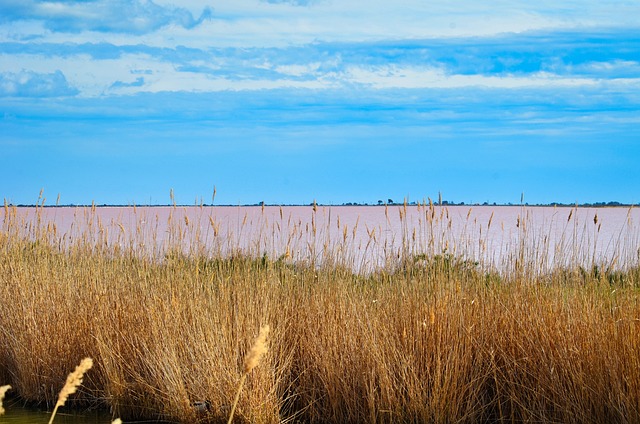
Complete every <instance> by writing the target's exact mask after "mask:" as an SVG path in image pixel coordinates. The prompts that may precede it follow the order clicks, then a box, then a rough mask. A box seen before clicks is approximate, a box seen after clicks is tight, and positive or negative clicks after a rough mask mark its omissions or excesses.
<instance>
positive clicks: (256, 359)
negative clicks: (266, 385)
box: [227, 325, 269, 424]
mask: <svg viewBox="0 0 640 424" xmlns="http://www.w3.org/2000/svg"><path fill="white" fill-rule="evenodd" d="M268 334H269V326H268V325H265V326H264V327H262V328H260V333H259V334H258V337H257V338H256V341H255V342H253V346H251V350H250V351H249V353H248V354H247V356H245V358H244V369H243V370H242V377H241V378H240V384H238V391H237V392H236V398H235V399H234V401H233V406H232V407H231V413H230V414H229V421H227V424H231V423H232V422H233V414H234V413H235V411H236V406H238V400H239V399H240V393H241V392H242V386H243V385H244V381H245V380H246V378H247V375H248V374H249V373H250V372H251V370H252V369H254V368H255V367H256V366H258V364H259V363H260V358H262V355H264V354H265V353H266V352H267V335H268Z"/></svg>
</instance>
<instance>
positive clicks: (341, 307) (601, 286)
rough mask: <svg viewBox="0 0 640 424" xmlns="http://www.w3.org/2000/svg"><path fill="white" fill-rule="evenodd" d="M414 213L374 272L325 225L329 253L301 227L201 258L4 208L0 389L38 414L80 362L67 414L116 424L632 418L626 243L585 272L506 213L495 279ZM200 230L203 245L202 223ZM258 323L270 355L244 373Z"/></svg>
mask: <svg viewBox="0 0 640 424" xmlns="http://www.w3.org/2000/svg"><path fill="white" fill-rule="evenodd" d="M38 209H40V211H39V210H38ZM174 209H175V210H177V209H179V208H174ZM308 209H309V210H308V213H309V214H310V215H312V216H313V214H316V213H318V212H317V211H316V210H315V207H314V209H313V210H311V209H312V208H311V207H310V208H308ZM397 209H398V210H399V212H394V213H399V216H400V218H401V219H402V214H403V212H402V209H403V207H402V206H400V207H398V208H397ZM394 210H395V209H394ZM418 212H419V213H420V214H422V216H423V217H424V221H422V222H424V226H425V228H422V229H419V231H418V236H416V233H415V232H414V231H413V230H412V229H410V228H409V229H407V230H406V231H402V232H401V233H400V234H399V235H398V238H397V239H396V241H397V243H396V246H397V249H396V250H393V255H385V262H384V264H383V266H379V267H376V268H375V269H368V270H367V271H366V272H363V271H362V270H361V269H360V270H358V268H359V267H358V266H353V265H354V263H353V261H354V260H356V259H354V258H356V256H354V255H353V249H354V246H355V244H354V242H353V240H354V238H355V236H356V231H355V230H354V229H353V226H351V227H350V228H347V227H346V225H344V224H343V226H342V227H341V226H340V223H338V225H337V227H334V228H335V229H334V230H332V231H334V233H337V234H339V237H338V240H343V243H342V244H340V243H337V244H336V243H333V242H331V243H325V242H324V239H320V240H314V237H316V235H317V234H320V233H321V232H320V230H318V229H317V228H316V226H318V222H317V221H315V220H314V221H313V225H312V226H309V225H307V226H306V228H305V226H304V225H300V226H299V227H296V228H297V230H296V231H299V232H300V233H301V234H302V233H305V232H306V235H305V237H306V238H303V237H301V236H299V234H297V233H296V234H291V233H290V232H288V233H277V232H276V231H275V230H274V231H273V233H272V234H267V235H266V236H265V235H264V234H262V235H260V237H263V239H262V240H264V239H269V238H273V239H274V240H275V239H277V241H278V242H277V243H276V242H273V243H264V242H263V241H260V242H257V243H255V244H252V246H255V248H254V249H253V250H251V249H248V250H241V249H237V245H236V244H235V241H234V240H231V239H229V240H226V241H225V240H223V241H222V242H220V241H218V242H216V243H202V238H201V235H202V232H200V233H198V234H195V233H194V232H192V231H195V230H193V229H194V228H196V227H197V228H198V229H199V230H198V231H201V228H202V227H201V226H196V225H194V222H193V221H191V222H190V221H189V219H188V218H186V219H185V218H184V217H180V218H179V219H173V221H171V222H169V223H168V224H167V226H166V228H163V230H162V234H157V233H158V229H157V227H156V228H155V229H154V228H148V227H145V224H143V223H141V222H136V223H134V225H133V226H126V224H124V225H123V224H122V223H120V227H121V230H120V231H121V235H120V236H118V237H119V238H116V240H115V242H114V239H113V234H111V235H109V234H107V233H108V231H107V229H106V225H105V224H103V223H100V222H98V221H99V220H98V219H97V218H96V208H87V209H85V210H83V211H82V212H80V213H79V214H78V217H77V218H76V221H78V222H77V223H76V224H75V225H76V227H74V228H71V229H70V230H69V231H65V232H64V233H63V232H61V231H60V230H59V229H58V228H57V227H56V225H55V223H52V222H50V221H47V220H43V219H42V208H41V207H40V208H36V209H35V212H34V213H33V214H31V215H29V218H28V219H25V218H24V216H25V215H22V214H21V213H20V212H19V211H18V210H16V208H12V207H9V206H5V209H4V215H3V217H2V218H3V219H2V221H1V225H2V231H0V298H1V299H2V304H1V306H0V385H3V384H10V385H11V387H12V391H11V393H12V394H13V395H14V396H19V399H21V400H22V401H24V402H27V403H32V404H40V405H44V406H46V407H48V408H50V409H53V408H54V406H55V405H56V402H57V400H58V394H59V391H60V388H61V387H62V386H64V382H65V379H66V378H67V374H68V373H69V371H70V370H73V369H74V367H75V366H76V365H77V364H78V362H79V361H80V359H81V358H85V357H91V358H93V367H92V368H91V369H90V370H89V371H88V372H87V373H86V375H85V376H84V380H83V383H82V385H81V386H80V387H79V388H78V391H77V393H75V394H74V395H73V396H72V397H70V398H69V399H68V401H67V406H65V407H72V408H73V407H75V408H108V409H110V411H111V413H112V414H113V416H114V417H121V418H123V421H124V422H126V421H127V420H132V419H163V420H168V421H175V422H182V423H194V422H226V421H227V419H228V417H229V415H230V412H231V410H232V408H233V407H234V401H235V400H236V399H235V398H236V394H238V399H237V407H236V409H235V411H234V412H235V416H234V422H252V423H275V422H283V421H284V422H310V423H362V422H370V423H377V422H381V423H383V422H394V423H396V422H425V423H429V422H433V423H445V422H447V423H449V422H469V423H475V422H501V421H510V422H575V423H578V422H579V423H586V422H613V423H632V422H638V421H640V302H639V299H640V266H639V265H640V260H639V258H638V255H639V254H640V253H639V252H638V250H636V249H637V248H638V246H637V245H635V246H633V245H632V246H625V247H624V249H623V250H624V252H625V255H626V256H621V255H618V256H617V257H616V256H615V255H614V257H610V258H606V259H604V260H599V259H598V258H593V257H591V253H590V252H591V250H589V249H587V256H588V258H587V259H588V260H587V261H583V260H582V259H584V257H579V258H578V256H580V255H578V256H576V255H575V252H574V250H575V249H574V248H575V246H574V245H573V244H572V243H564V244H557V245H558V246H560V247H556V245H553V246H548V245H547V244H548V243H549V237H547V236H548V234H546V233H544V231H542V230H541V229H537V230H536V231H533V230H531V229H529V230H528V232H527V229H526V226H525V223H526V214H525V213H523V214H522V220H520V217H519V219H518V222H517V225H518V227H517V230H516V231H517V235H518V237H517V238H516V239H515V241H516V242H514V243H513V244H512V246H511V247H510V249H511V250H510V252H509V254H508V255H505V256H504V261H503V262H502V263H501V264H500V266H493V265H495V264H491V263H483V262H482V261H478V260H476V259H475V258H471V257H469V256H468V255H465V254H464V252H462V251H456V250H455V249H454V246H452V242H450V241H449V240H450V238H449V237H448V235H451V234H450V233H447V231H452V230H451V228H452V227H451V225H450V224H449V223H448V222H447V219H448V218H447V214H445V212H444V208H439V207H438V206H434V205H433V204H424V205H422V206H421V209H419V211H418ZM404 213H405V217H406V206H405V212H404ZM567 213H569V210H567ZM572 213H573V212H572ZM280 214H281V219H282V213H281V212H280ZM176 216H177V213H176ZM492 216H493V215H492ZM284 219H285V220H286V217H285V218H284ZM563 219H566V218H563ZM571 219H572V217H571V216H569V219H568V220H567V222H570V221H571ZM338 222H339V220H338ZM204 224H205V226H207V225H208V226H209V231H210V235H209V236H208V237H210V238H215V237H220V236H221V231H220V229H219V228H217V227H216V226H219V224H220V223H219V222H215V220H211V221H210V222H209V221H205V223H204ZM244 225H245V223H244V222H243V223H242V226H244ZM331 225H335V222H334V223H333V224H331ZM357 225H358V224H357V222H356V226H357ZM482 225H484V226H485V227H486V226H487V222H484V223H482ZM491 225H492V224H491V221H490V220H489V222H488V226H489V227H490V226H491ZM494 225H495V224H494ZM591 225H594V226H595V227H597V222H596V223H594V224H591ZM595 227H594V228H595ZM238 228H239V229H240V230H241V225H240V224H238ZM273 228H275V227H273ZM429 228H431V230H429ZM328 230H329V229H328V228H325V233H326V232H327V231H328ZM280 231H281V232H284V230H283V229H282V228H281V229H280ZM429 231H431V237H430V236H429V234H430V233H429ZM568 231H569V232H571V231H574V228H573V227H572V226H569V230H568ZM592 231H593V232H594V233H595V231H596V230H592V228H591V227H589V232H590V233H591V232H592ZM366 232H367V237H368V239H370V240H369V241H370V242H371V243H377V242H378V240H375V241H374V239H375V238H377V237H380V236H379V234H378V235H376V232H375V231H374V232H372V231H371V229H369V228H367V229H366ZM127 234H129V235H130V237H125V235H127ZM141 234H146V235H149V234H155V235H156V236H157V237H158V238H163V242H162V244H161V248H153V249H151V250H150V249H149V246H148V245H145V244H144V240H147V238H143V237H141V236H140V235H141ZM352 234H353V237H351V235H352ZM343 235H344V237H343ZM442 235H443V236H444V237H443V236H442ZM454 235H455V237H459V234H454ZM318 241H319V243H316V242H318ZM365 241H366V240H365ZM481 241H482V240H481V239H478V240H476V241H475V242H476V244H475V245H477V246H481V244H482V243H481ZM221 246H222V247H221ZM265 246H271V250H270V251H265V250H264V249H265ZM543 248H544V249H546V251H549V250H551V251H553V250H554V249H556V250H557V249H561V250H562V251H559V255H557V256H555V257H556V258H562V260H560V259H555V260H553V259H551V262H549V261H550V260H549V256H548V255H546V254H545V255H540V254H539V252H540V249H543ZM578 259H580V260H578ZM357 260H360V259H357ZM355 265H357V264H355ZM266 325H268V326H269V328H270V332H269V336H268V339H267V341H266V344H265V348H266V347H268V351H267V352H266V354H265V355H264V356H263V357H262V359H261V362H260V365H259V366H257V367H254V368H251V372H250V373H249V372H247V363H246V362H245V358H246V357H247V354H248V353H249V352H250V350H251V346H252V343H253V341H254V340H255V339H256V336H257V335H258V332H259V330H260V328H261V327H264V326H266ZM239 387H240V388H241V390H238V388H239ZM5 406H6V405H5Z"/></svg>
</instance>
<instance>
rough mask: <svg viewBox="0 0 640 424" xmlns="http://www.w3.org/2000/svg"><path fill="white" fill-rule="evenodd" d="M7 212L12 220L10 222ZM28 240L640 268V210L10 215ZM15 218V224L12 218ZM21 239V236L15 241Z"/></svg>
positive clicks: (373, 261)
mask: <svg viewBox="0 0 640 424" xmlns="http://www.w3.org/2000/svg"><path fill="white" fill-rule="evenodd" d="M7 214H8V215H9V216H8V217H7ZM0 218H1V219H2V222H3V223H4V226H3V230H4V231H8V230H7V229H8V228H9V227H8V226H9V221H12V222H13V224H12V225H13V227H12V228H15V227H16V223H17V224H18V227H19V228H20V232H22V233H23V234H31V235H33V234H34V232H35V231H36V229H37V228H40V229H42V231H45V230H46V229H47V228H48V231H49V233H48V234H49V237H50V238H52V239H53V241H54V242H57V243H59V244H60V245H68V244H70V243H71V242H72V241H73V240H77V239H79V238H83V239H85V240H86V241H89V242H90V243H94V244H107V245H113V246H115V245H117V246H120V247H123V248H126V247H128V246H131V247H133V248H135V249H136V250H137V251H145V252H148V253H150V254H152V255H154V256H159V257H161V256H162V255H164V254H165V253H166V251H167V249H170V248H176V247H178V248H180V249H182V250H184V251H186V252H189V251H196V250H197V251H198V252H200V253H203V254H207V255H211V256H215V255H228V254H231V253H233V252H243V253H248V254H252V255H256V256H263V255H265V254H266V255H267V256H268V257H270V258H272V259H277V258H283V259H285V260H291V261H307V262H313V263H316V264H320V263H323V262H327V261H333V262H337V263H343V264H346V265H348V266H351V267H353V268H355V269H357V270H367V269H375V268H376V267H381V266H385V265H389V264H393V263H394V262H398V260H399V259H400V258H406V257H407V255H414V256H415V255H420V254H427V255H434V254H453V255H456V256H460V257H463V258H465V259H468V260H472V261H477V262H479V263H480V265H481V266H485V267H495V268H504V267H505V266H508V264H509V263H511V262H513V260H514V259H515V258H516V257H517V256H518V255H522V253H523V252H524V256H523V257H524V258H526V259H527V261H528V262H529V263H530V265H532V266H534V267H536V268H537V269H539V270H540V271H544V270H546V269H549V268H552V267H554V266H559V265H569V264H573V263H578V264H580V265H583V266H587V267H590V266H591V265H593V264H603V265H606V266H613V267H627V266H635V265H637V264H638V263H639V262H640V259H639V257H640V226H639V223H640V210H638V209H634V208H566V207H562V208H554V207H520V206H498V207H496V206H475V207H466V206H448V207H444V206H443V207H439V206H434V207H432V208H430V207H429V206H428V205H427V206H406V207H404V206H388V207H385V206H318V207H317V208H316V209H315V211H314V208H313V207H311V206H283V207H278V206H268V207H264V208H262V207H247V206H243V207H228V206H214V207H198V206H194V207H135V208H134V207H96V208H88V207H60V208H39V209H36V208H33V207H26V208H15V209H14V208H9V209H7V210H3V211H2V212H0ZM9 218H10V219H9ZM14 236H15V235H14Z"/></svg>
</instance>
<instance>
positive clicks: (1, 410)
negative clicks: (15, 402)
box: [0, 384, 11, 415]
mask: <svg viewBox="0 0 640 424" xmlns="http://www.w3.org/2000/svg"><path fill="white" fill-rule="evenodd" d="M10 388H11V386H9V385H8V384H7V385H6V386H1V387H0V415H2V414H4V408H3V407H2V399H4V394H5V393H7V390H9V389H10Z"/></svg>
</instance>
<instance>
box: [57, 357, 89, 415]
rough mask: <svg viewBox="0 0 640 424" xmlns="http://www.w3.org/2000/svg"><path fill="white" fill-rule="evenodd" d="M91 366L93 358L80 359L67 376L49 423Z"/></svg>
mask: <svg viewBox="0 0 640 424" xmlns="http://www.w3.org/2000/svg"><path fill="white" fill-rule="evenodd" d="M92 366H93V360H92V359H91V358H84V359H83V360H82V361H80V365H78V366H77V367H76V369H75V370H74V371H73V372H72V373H71V374H69V375H68V376H67V382H66V383H65V384H64V387H63V388H62V390H61V391H60V394H59V395H58V402H56V406H55V408H54V409H53V413H52V414H51V419H50V420H49V424H51V423H52V422H53V418H54V417H55V416H56V412H57V411H58V408H59V407H60V406H64V404H65V402H66V401H67V398H68V397H69V395H72V394H74V393H75V392H76V390H77V389H78V387H79V386H80V385H81V384H82V377H84V373H85V372H87V371H88V370H89V369H90V368H91V367H92Z"/></svg>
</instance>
